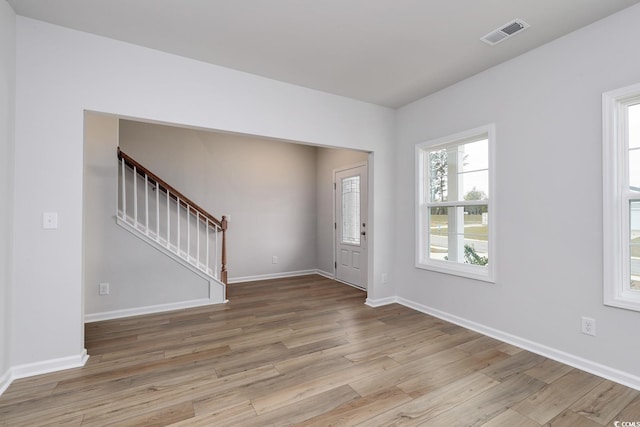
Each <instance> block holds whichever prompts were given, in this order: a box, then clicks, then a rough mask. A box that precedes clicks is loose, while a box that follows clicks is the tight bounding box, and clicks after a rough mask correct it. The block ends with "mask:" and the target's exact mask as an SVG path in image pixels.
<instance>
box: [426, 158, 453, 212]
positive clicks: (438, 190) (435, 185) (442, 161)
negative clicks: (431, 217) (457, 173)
mask: <svg viewBox="0 0 640 427" xmlns="http://www.w3.org/2000/svg"><path fill="white" fill-rule="evenodd" d="M447 157H448V155H447V150H446V149H442V150H438V151H430V152H429V200H431V201H432V202H444V201H446V200H447V185H448V177H447V173H448V169H449V167H448V163H447V160H448V159H447Z"/></svg>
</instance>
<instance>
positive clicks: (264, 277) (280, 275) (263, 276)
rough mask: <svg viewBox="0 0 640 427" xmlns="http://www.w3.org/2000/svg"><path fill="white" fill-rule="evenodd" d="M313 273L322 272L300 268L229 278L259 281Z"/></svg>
mask: <svg viewBox="0 0 640 427" xmlns="http://www.w3.org/2000/svg"><path fill="white" fill-rule="evenodd" d="M311 274H320V272H319V270H300V271H284V272H282V273H271V274H258V275H256V276H242V277H233V278H229V283H230V284H231V283H241V282H257V281H258V280H269V279H284V278H286V277H296V276H309V275H311ZM332 278H333V277H332Z"/></svg>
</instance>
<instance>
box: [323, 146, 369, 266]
mask: <svg viewBox="0 0 640 427" xmlns="http://www.w3.org/2000/svg"><path fill="white" fill-rule="evenodd" d="M317 152H318V155H317V161H316V162H317V166H316V185H317V190H316V192H317V197H318V202H317V206H318V209H317V212H318V222H317V247H318V250H317V252H318V259H317V268H318V269H319V270H321V271H323V272H324V273H327V274H330V275H333V274H334V272H335V271H334V264H333V263H334V228H333V223H334V212H333V209H334V193H333V178H334V177H333V171H334V170H335V169H338V168H341V167H344V166H350V165H353V164H356V163H362V162H366V161H368V158H369V154H368V153H365V152H364V151H354V150H335V149H329V148H323V147H318V148H317Z"/></svg>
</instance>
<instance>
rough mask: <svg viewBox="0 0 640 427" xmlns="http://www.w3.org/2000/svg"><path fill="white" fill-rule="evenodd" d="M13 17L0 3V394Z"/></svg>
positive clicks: (6, 356)
mask: <svg viewBox="0 0 640 427" xmlns="http://www.w3.org/2000/svg"><path fill="white" fill-rule="evenodd" d="M15 30H16V16H15V13H14V12H13V10H12V9H11V7H10V6H9V4H8V3H7V2H6V1H5V0H0V206H1V207H0V393H1V392H2V390H3V389H4V387H5V386H6V385H7V384H8V379H9V378H8V376H9V367H10V360H11V359H10V350H11V347H10V314H11V303H10V297H11V292H10V290H11V274H12V257H11V254H12V244H13V232H12V230H13V225H12V224H13V150H14V114H15V89H16V84H15V78H16V76H15V67H16V51H15V42H16V37H15Z"/></svg>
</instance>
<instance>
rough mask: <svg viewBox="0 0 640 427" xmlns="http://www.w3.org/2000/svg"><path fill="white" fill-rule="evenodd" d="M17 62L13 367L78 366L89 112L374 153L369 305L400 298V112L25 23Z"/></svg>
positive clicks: (19, 32) (19, 33) (19, 28)
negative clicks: (384, 277) (396, 203)
mask: <svg viewBox="0 0 640 427" xmlns="http://www.w3.org/2000/svg"><path fill="white" fill-rule="evenodd" d="M17 51H18V56H17V87H18V91H17V94H16V99H17V102H16V104H17V105H16V149H15V170H16V174H15V193H16V197H15V208H14V213H15V218H14V222H15V233H16V236H19V238H18V239H16V241H15V245H14V246H15V251H14V256H15V263H14V265H15V278H14V285H15V286H14V287H13V317H12V331H13V337H14V339H13V342H12V364H16V365H20V366H23V368H24V369H23V370H24V371H25V372H27V373H28V372H34V371H37V370H38V369H40V368H51V369H53V368H56V367H57V368H59V367H61V366H65V365H66V366H72V365H74V364H79V363H81V362H82V360H81V359H82V349H83V347H84V344H83V328H82V327H83V323H82V322H83V319H82V316H83V309H82V288H83V286H82V278H83V272H82V240H83V237H82V207H83V191H82V176H83V166H82V162H83V154H82V150H83V118H84V110H93V111H99V112H106V113H112V114H119V115H123V116H129V117H132V118H142V119H149V120H156V121H159V122H165V123H178V124H184V125H188V126H194V127H200V128H206V129H217V130H223V131H232V132H239V133H245V134H252V135H259V136H266V137H273V138H281V139H286V140H293V141H301V142H308V143H312V144H317V145H326V146H335V147H345V148H353V149H360V150H367V151H374V152H375V153H376V156H375V157H374V160H375V161H374V164H373V165H370V167H372V170H373V180H374V181H375V182H374V185H375V187H374V194H373V197H372V200H371V201H370V205H371V208H370V212H372V213H373V218H372V219H373V221H372V222H373V224H372V225H373V227H374V233H375V238H374V239H372V240H373V241H371V242H370V243H371V244H372V245H373V251H372V253H371V254H370V257H371V258H370V262H369V265H370V266H371V267H370V273H371V274H370V277H371V278H372V284H371V286H370V289H369V295H370V296H372V297H375V298H381V297H386V296H391V295H393V294H394V289H393V287H392V285H391V283H388V284H385V285H382V284H381V283H380V281H379V278H380V275H381V273H382V272H387V273H389V274H390V275H391V277H393V271H392V263H391V253H392V249H393V244H392V242H393V240H392V232H391V228H392V224H393V222H392V219H393V215H394V214H393V204H392V200H393V197H392V194H393V193H392V184H393V167H394V165H393V159H394V155H393V150H392V141H393V133H394V127H393V126H394V117H395V113H394V111H393V110H390V109H386V108H382V107H378V106H374V105H371V104H366V103H362V102H357V101H353V100H349V99H346V98H342V97H338V96H334V95H328V94H325V93H321V92H317V91H313V90H308V89H304V88H300V87H296V86H293V85H288V84H284V83H279V82H276V81H273V80H269V79H265V78H261V77H257V76H252V75H249V74H245V73H240V72H236V71H232V70H229V69H225V68H222V67H217V66H213V65H209V64H205V63H201V62H197V61H194V60H190V59H185V58H180V57H176V56H172V55H169V54H165V53H161V52H157V51H153V50H150V49H145V48H141V47H137V46H133V45H129V44H126V43H121V42H118V41H114V40H109V39H106V38H101V37H97V36H92V35H88V34H85V33H81V32H78V31H73V30H69V29H64V28H61V27H56V26H53V25H49V24H46V23H43V22H39V21H34V20H31V19H27V18H23V17H18V19H17ZM378 153H379V154H380V155H379V156H378V155H377V154H378ZM44 211H56V212H58V214H59V224H60V226H59V229H57V230H42V229H41V227H40V225H41V216H42V212H44ZM232 221H233V218H232ZM52 360H53V361H57V362H59V363H58V364H57V365H56V364H55V363H53V364H46V363H44V362H46V361H52ZM30 364H32V365H30Z"/></svg>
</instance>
